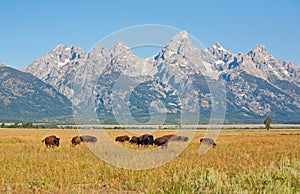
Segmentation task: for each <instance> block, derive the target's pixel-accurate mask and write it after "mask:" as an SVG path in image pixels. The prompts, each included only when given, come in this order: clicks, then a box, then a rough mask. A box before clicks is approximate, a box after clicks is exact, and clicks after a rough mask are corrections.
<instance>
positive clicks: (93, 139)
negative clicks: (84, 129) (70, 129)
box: [80, 135, 97, 143]
mask: <svg viewBox="0 0 300 194" xmlns="http://www.w3.org/2000/svg"><path fill="white" fill-rule="evenodd" d="M80 140H81V141H82V142H86V143H95V142H97V137H94V136H91V135H83V136H80Z"/></svg>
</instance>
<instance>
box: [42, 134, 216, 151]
mask: <svg viewBox="0 0 300 194" xmlns="http://www.w3.org/2000/svg"><path fill="white" fill-rule="evenodd" d="M59 140H60V138H59V137H56V136H55V135H51V136H48V137H46V138H45V139H43V140H42V143H45V145H46V147H47V148H48V147H52V148H53V147H56V146H57V147H58V146H59ZM188 140H189V138H188V137H186V136H179V135H175V134H170V135H164V136H161V137H158V138H155V139H154V137H153V135H150V134H144V135H141V136H132V137H131V138H129V136H127V135H122V136H118V137H116V138H115V141H116V142H129V143H131V144H136V145H138V146H147V145H156V146H158V147H161V148H162V149H166V148H167V147H168V143H169V142H172V141H173V142H174V141H176V142H187V141H188ZM81 142H86V143H95V142H97V138H96V137H94V136H91V135H83V136H75V137H73V138H72V140H71V143H72V145H73V146H76V145H78V144H80V143H81ZM200 144H205V145H208V146H213V147H216V145H217V144H216V143H215V142H214V140H213V139H212V138H201V139H200Z"/></svg>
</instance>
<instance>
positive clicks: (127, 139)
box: [115, 135, 129, 142]
mask: <svg viewBox="0 0 300 194" xmlns="http://www.w3.org/2000/svg"><path fill="white" fill-rule="evenodd" d="M115 141H119V142H125V141H129V137H128V136H127V135H122V136H118V137H116V139H115Z"/></svg>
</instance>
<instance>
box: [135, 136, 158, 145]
mask: <svg viewBox="0 0 300 194" xmlns="http://www.w3.org/2000/svg"><path fill="white" fill-rule="evenodd" d="M153 143H154V138H153V135H149V134H144V135H141V136H139V137H138V139H137V145H138V146H139V145H153Z"/></svg>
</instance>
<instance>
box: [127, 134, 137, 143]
mask: <svg viewBox="0 0 300 194" xmlns="http://www.w3.org/2000/svg"><path fill="white" fill-rule="evenodd" d="M129 142H130V143H131V144H137V142H138V137H137V136H132V137H131V139H130V140H129Z"/></svg>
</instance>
